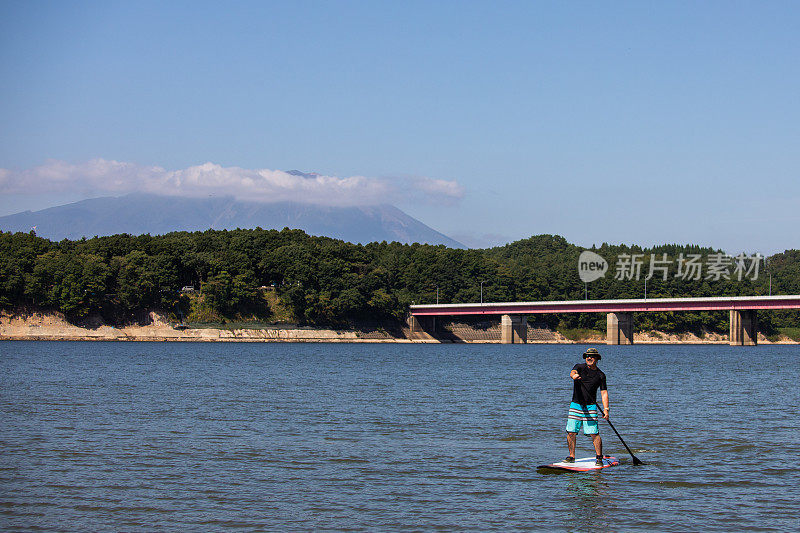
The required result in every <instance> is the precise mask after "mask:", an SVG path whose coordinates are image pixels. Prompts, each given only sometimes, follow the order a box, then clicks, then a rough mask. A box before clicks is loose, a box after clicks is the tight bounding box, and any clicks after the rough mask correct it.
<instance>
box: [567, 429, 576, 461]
mask: <svg viewBox="0 0 800 533" xmlns="http://www.w3.org/2000/svg"><path fill="white" fill-rule="evenodd" d="M577 440H578V434H577V433H571V432H569V431H567V447H569V456H570V457H575V442H576V441H577Z"/></svg>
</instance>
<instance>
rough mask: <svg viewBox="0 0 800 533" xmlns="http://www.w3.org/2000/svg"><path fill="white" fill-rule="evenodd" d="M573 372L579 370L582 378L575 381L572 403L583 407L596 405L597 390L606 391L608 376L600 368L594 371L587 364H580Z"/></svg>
mask: <svg viewBox="0 0 800 533" xmlns="http://www.w3.org/2000/svg"><path fill="white" fill-rule="evenodd" d="M572 370H577V371H578V375H579V376H580V377H581V379H576V380H574V381H575V382H574V383H573V386H572V401H573V402H575V403H579V404H581V405H592V404H596V403H597V389H598V388H599V389H600V390H606V375H605V374H603V371H602V370H600V369H599V368H595V369H594V370H592V369H591V368H589V365H587V364H586V363H578V364H577V365H575V366H573V367H572Z"/></svg>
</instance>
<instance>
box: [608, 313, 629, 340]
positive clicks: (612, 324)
mask: <svg viewBox="0 0 800 533" xmlns="http://www.w3.org/2000/svg"><path fill="white" fill-rule="evenodd" d="M606 344H633V313H608V315H606Z"/></svg>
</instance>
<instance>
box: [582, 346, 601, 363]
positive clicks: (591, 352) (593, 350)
mask: <svg viewBox="0 0 800 533" xmlns="http://www.w3.org/2000/svg"><path fill="white" fill-rule="evenodd" d="M590 355H591V356H592V357H594V358H595V359H597V360H598V361H599V360H600V359H602V358H603V357H602V356H601V355H600V352H598V351H597V348H589V349H588V350H586V351H585V352H583V358H584V359H586V358H587V357H589V356H590Z"/></svg>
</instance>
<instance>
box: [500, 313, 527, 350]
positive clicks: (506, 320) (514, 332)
mask: <svg viewBox="0 0 800 533" xmlns="http://www.w3.org/2000/svg"><path fill="white" fill-rule="evenodd" d="M527 342H528V319H527V318H526V316H525V315H503V316H502V318H501V319H500V343H501V344H525V343H527Z"/></svg>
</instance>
